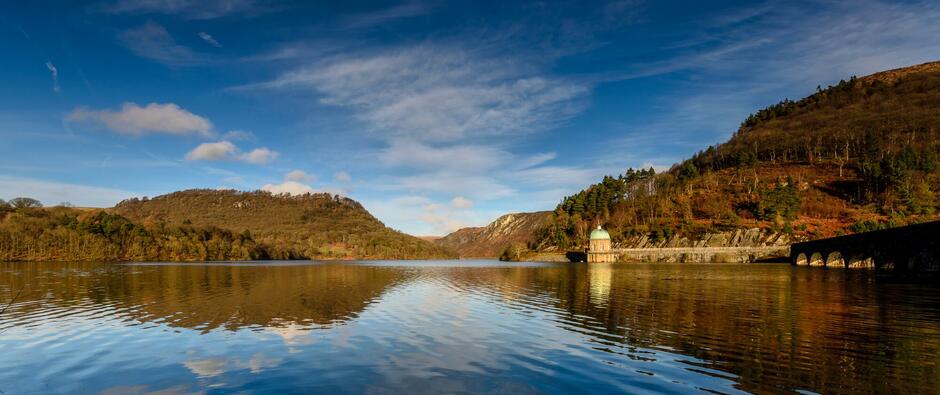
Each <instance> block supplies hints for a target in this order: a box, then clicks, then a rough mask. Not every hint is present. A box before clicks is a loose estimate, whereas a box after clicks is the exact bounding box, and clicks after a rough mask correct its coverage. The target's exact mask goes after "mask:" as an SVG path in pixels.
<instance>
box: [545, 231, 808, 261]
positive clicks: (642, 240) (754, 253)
mask: <svg viewBox="0 0 940 395" xmlns="http://www.w3.org/2000/svg"><path fill="white" fill-rule="evenodd" d="M790 242H791V240H790V237H789V235H787V234H784V233H775V232H770V231H766V230H761V229H757V228H755V229H740V230H735V231H728V232H717V233H708V234H705V235H702V236H701V237H699V238H696V239H689V238H688V237H684V236H674V237H672V238H669V239H665V240H658V241H657V240H652V239H650V238H649V237H647V236H637V237H632V238H628V239H627V240H625V241H623V242H620V243H616V244H615V245H614V246H613V248H612V250H611V251H610V254H612V255H614V259H613V260H614V261H616V262H688V263H694V262H722V263H732V262H741V263H743V262H755V261H760V260H765V259H769V258H781V259H786V257H789V256H790ZM552 260H555V259H552ZM566 260H569V261H574V262H580V261H584V260H586V255H585V254H584V253H582V252H569V253H568V254H567V258H566Z"/></svg>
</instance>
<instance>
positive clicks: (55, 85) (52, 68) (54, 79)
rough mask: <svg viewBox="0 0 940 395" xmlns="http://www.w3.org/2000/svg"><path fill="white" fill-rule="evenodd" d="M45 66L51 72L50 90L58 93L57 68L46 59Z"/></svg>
mask: <svg viewBox="0 0 940 395" xmlns="http://www.w3.org/2000/svg"><path fill="white" fill-rule="evenodd" d="M46 68H47V69H49V73H51V74H52V91H53V92H55V93H59V69H57V68H56V67H55V65H54V64H52V62H51V61H46Z"/></svg>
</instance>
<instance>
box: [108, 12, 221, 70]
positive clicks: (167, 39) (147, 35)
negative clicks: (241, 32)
mask: <svg viewBox="0 0 940 395" xmlns="http://www.w3.org/2000/svg"><path fill="white" fill-rule="evenodd" d="M210 38H211V37H210ZM120 39H121V42H122V43H123V44H124V46H126V47H127V48H128V49H130V50H131V52H133V53H134V54H136V55H137V56H140V57H142V58H147V59H150V60H155V61H157V62H160V63H163V64H165V65H167V66H174V67H180V66H199V65H205V64H208V63H209V62H210V59H209V57H208V56H206V55H203V54H200V53H198V52H196V51H193V50H192V49H191V48H189V47H187V46H185V45H181V44H178V43H177V42H176V40H175V39H174V38H173V36H171V35H170V32H168V31H167V30H166V28H164V27H163V26H161V25H160V24H158V23H156V22H153V21H148V22H147V23H145V24H143V25H141V26H138V27H135V28H132V29H128V30H126V31H124V32H123V33H121V35H120Z"/></svg>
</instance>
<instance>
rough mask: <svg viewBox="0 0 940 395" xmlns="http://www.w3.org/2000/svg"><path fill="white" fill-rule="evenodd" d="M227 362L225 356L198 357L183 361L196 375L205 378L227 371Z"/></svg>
mask: <svg viewBox="0 0 940 395" xmlns="http://www.w3.org/2000/svg"><path fill="white" fill-rule="evenodd" d="M227 364H228V361H226V360H225V359H223V358H209V359H197V360H192V361H184V362H183V365H184V366H186V369H189V370H190V371H191V372H193V373H194V374H195V375H196V376H199V377H203V378H206V377H215V376H218V375H220V374H222V373H225V365H227Z"/></svg>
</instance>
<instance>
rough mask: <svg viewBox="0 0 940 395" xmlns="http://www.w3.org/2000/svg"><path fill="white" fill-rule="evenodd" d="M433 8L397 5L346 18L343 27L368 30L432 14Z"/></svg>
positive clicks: (413, 3)
mask: <svg viewBox="0 0 940 395" xmlns="http://www.w3.org/2000/svg"><path fill="white" fill-rule="evenodd" d="M432 9H433V7H432V6H431V4H428V3H426V2H418V1H410V2H407V3H403V4H396V5H393V6H391V7H388V8H383V9H380V10H376V11H371V12H366V13H361V14H356V15H353V16H350V17H348V18H346V20H345V21H343V23H342V24H343V26H344V27H347V28H367V27H372V26H376V25H379V24H382V23H384V22H388V21H393V20H397V19H404V18H412V17H416V16H420V15H425V14H428V13H429V12H431V10H432Z"/></svg>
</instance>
